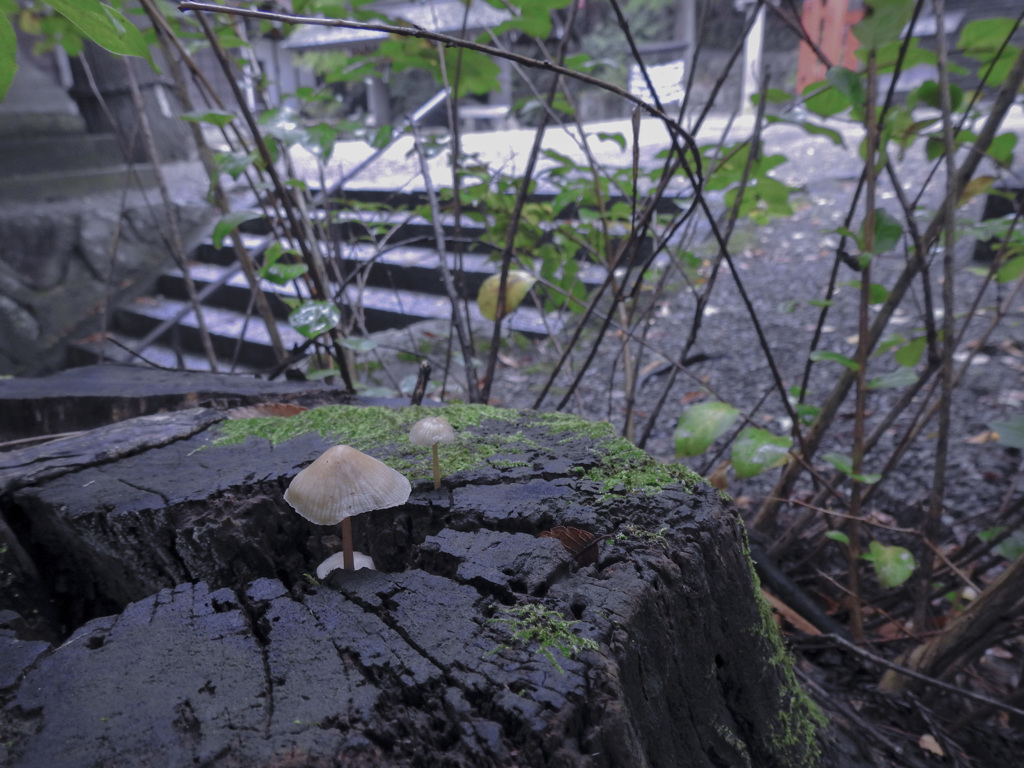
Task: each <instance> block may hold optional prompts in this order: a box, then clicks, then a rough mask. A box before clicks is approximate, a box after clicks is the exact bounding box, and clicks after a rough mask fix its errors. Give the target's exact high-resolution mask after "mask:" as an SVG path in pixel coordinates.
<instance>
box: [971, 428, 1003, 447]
mask: <svg viewBox="0 0 1024 768" xmlns="http://www.w3.org/2000/svg"><path fill="white" fill-rule="evenodd" d="M964 442H965V443H967V444H968V445H984V444H985V443H997V442H999V433H998V432H993V431H992V430H991V429H986V430H985V431H984V432H979V433H978V434H976V435H972V436H971V437H968V438H967V439H966V440H965V441H964Z"/></svg>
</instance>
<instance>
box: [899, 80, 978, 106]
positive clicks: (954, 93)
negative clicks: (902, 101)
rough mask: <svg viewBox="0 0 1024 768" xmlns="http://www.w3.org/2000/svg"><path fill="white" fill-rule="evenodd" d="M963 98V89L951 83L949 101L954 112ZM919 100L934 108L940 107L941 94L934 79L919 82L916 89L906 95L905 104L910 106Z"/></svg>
mask: <svg viewBox="0 0 1024 768" xmlns="http://www.w3.org/2000/svg"><path fill="white" fill-rule="evenodd" d="M963 100H964V91H963V89H962V88H961V87H960V86H958V85H953V84H951V85H950V87H949V103H950V106H951V107H952V109H953V111H954V112H955V111H956V110H958V109H959V108H960V105H961V104H962V103H963ZM920 102H924V103H925V104H927V105H928V106H929V107H932V108H934V109H942V94H941V92H940V91H939V84H938V83H936V82H935V81H934V80H928V81H926V82H924V83H921V85H919V86H918V87H917V89H916V90H914V91H913V92H911V94H910V95H909V96H907V106H909V107H911V108H913V107H915V106H916V105H917V104H918V103H920Z"/></svg>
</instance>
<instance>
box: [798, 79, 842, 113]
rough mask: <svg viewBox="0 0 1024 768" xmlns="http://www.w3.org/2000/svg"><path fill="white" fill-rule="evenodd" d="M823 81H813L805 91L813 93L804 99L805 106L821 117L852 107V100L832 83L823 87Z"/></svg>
mask: <svg viewBox="0 0 1024 768" xmlns="http://www.w3.org/2000/svg"><path fill="white" fill-rule="evenodd" d="M822 85H823V83H821V82H818V83H811V84H810V85H808V86H807V87H806V88H805V89H804V93H805V94H808V93H810V94H811V95H809V96H807V98H806V99H805V100H804V106H805V107H807V109H809V110H810V111H811V112H813V113H814V114H816V115H820V116H821V117H832V115H837V114H839V113H840V112H842V111H843V110H845V109H849V108H850V100H849V99H848V98H846V96H844V95H843V94H842V93H841V92H840V91H839V90H837V89H835V88H833V87H832V86H831V85H829V86H825V87H824V88H823V87H822Z"/></svg>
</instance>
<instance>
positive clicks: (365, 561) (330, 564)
mask: <svg viewBox="0 0 1024 768" xmlns="http://www.w3.org/2000/svg"><path fill="white" fill-rule="evenodd" d="M352 559H353V560H354V561H355V563H354V565H355V568H354V569H353V570H356V571H358V570H359V569H360V568H369V569H370V570H371V571H375V570H377V567H376V566H375V565H374V564H373V558H372V557H370V556H369V555H366V554H363V553H362V552H353V553H352ZM344 567H345V553H344V552H335V553H334V554H333V555H331V556H330V557H328V558H327V559H326V560H324V561H323V562H322V563H320V565H318V566H317V567H316V577H317V578H318V579H320V580H321V581H323V580H324V579H326V578H327V574H329V573H330V572H331V571H336V570H338V569H339V568H344Z"/></svg>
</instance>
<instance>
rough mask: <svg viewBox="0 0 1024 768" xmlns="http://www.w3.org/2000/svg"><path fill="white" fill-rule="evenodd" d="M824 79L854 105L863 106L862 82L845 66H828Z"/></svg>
mask: <svg viewBox="0 0 1024 768" xmlns="http://www.w3.org/2000/svg"><path fill="white" fill-rule="evenodd" d="M825 79H826V80H828V81H829V83H831V84H832V86H833V87H834V88H836V90H838V91H839V92H840V93H841V94H843V95H844V96H845V97H846V99H847V100H848V101H849V102H850V104H851V105H852V106H854V107H860V108H863V106H864V103H865V102H864V83H862V82H861V79H860V76H859V75H858V74H857V73H856V72H854V71H852V70H849V69H847V68H846V67H829V69H828V72H826V73H825Z"/></svg>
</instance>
